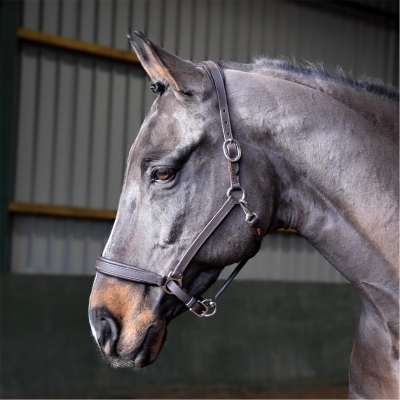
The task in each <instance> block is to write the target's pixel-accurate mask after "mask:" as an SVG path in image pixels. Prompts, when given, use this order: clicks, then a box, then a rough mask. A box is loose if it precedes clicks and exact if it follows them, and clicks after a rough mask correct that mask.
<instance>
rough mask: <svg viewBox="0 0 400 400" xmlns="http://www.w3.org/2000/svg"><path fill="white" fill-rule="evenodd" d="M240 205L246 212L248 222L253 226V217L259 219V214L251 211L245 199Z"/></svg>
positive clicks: (241, 200)
mask: <svg viewBox="0 0 400 400" xmlns="http://www.w3.org/2000/svg"><path fill="white" fill-rule="evenodd" d="M238 203H239V205H240V207H242V210H243V211H244V213H245V214H246V221H247V222H248V223H249V224H250V225H251V223H250V219H251V218H252V217H257V218H258V216H257V214H256V213H255V212H252V211H250V209H249V205H248V204H247V201H244V200H243V198H242V199H240V200H239V201H238Z"/></svg>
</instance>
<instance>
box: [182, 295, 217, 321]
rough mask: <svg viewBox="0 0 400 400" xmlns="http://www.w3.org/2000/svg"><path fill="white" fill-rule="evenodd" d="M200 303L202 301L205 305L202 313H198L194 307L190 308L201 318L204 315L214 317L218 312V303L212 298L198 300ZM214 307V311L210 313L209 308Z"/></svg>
mask: <svg viewBox="0 0 400 400" xmlns="http://www.w3.org/2000/svg"><path fill="white" fill-rule="evenodd" d="M197 302H198V303H200V304H201V305H202V306H204V308H205V310H204V311H203V312H202V313H201V314H198V313H197V312H196V311H194V310H193V309H192V308H189V310H190V311H191V312H192V313H193V314H194V315H196V316H197V317H199V318H202V317H206V318H208V317H212V316H213V315H214V314H215V313H216V312H217V303H216V302H215V301H212V300H211V299H207V300H202V301H200V300H197ZM210 307H211V308H213V311H212V312H211V313H210V314H207V312H208V310H209V308H210Z"/></svg>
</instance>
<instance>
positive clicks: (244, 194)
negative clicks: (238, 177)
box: [226, 186, 246, 202]
mask: <svg viewBox="0 0 400 400" xmlns="http://www.w3.org/2000/svg"><path fill="white" fill-rule="evenodd" d="M232 190H234V189H233V187H232V186H231V187H230V188H229V189H228V191H227V192H226V196H227V197H228V198H229V197H230V195H231V192H232ZM235 190H241V191H242V198H241V199H239V200H238V202H239V201H244V199H245V198H246V192H245V190H244V189H243V188H242V187H241V186H239V187H238V188H235Z"/></svg>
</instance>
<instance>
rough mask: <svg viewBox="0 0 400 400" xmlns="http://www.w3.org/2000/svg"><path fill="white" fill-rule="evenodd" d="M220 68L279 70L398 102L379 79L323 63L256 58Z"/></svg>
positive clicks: (393, 90)
mask: <svg viewBox="0 0 400 400" xmlns="http://www.w3.org/2000/svg"><path fill="white" fill-rule="evenodd" d="M218 64H219V65H220V66H221V67H222V68H226V69H233V70H238V71H243V72H260V73H262V72H263V71H266V70H271V69H273V70H280V71H286V72H289V73H293V74H296V75H302V76H304V77H310V78H317V79H322V80H326V81H331V82H337V83H340V84H342V85H346V86H349V87H351V88H354V89H356V90H360V91H364V92H368V93H372V94H375V95H377V96H384V97H386V98H388V99H391V100H393V101H395V102H397V103H398V102H399V91H398V89H397V88H396V87H394V86H392V85H387V84H384V83H383V82H382V80H380V79H375V78H369V77H366V76H361V77H355V76H354V75H353V74H352V72H349V73H346V72H344V71H343V69H342V68H340V67H337V68H336V69H335V70H330V69H327V68H325V67H324V65H323V63H311V62H308V61H304V62H302V63H301V62H299V61H297V60H296V59H294V58H285V57H281V58H278V59H272V58H267V57H262V58H256V59H255V60H254V62H253V63H250V64H244V63H237V62H233V61H221V62H219V63H218Z"/></svg>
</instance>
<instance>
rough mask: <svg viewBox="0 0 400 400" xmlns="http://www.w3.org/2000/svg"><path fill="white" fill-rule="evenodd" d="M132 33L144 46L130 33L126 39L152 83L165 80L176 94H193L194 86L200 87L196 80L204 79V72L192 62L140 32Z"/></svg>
mask: <svg viewBox="0 0 400 400" xmlns="http://www.w3.org/2000/svg"><path fill="white" fill-rule="evenodd" d="M134 33H135V34H136V35H137V36H139V37H140V38H141V39H142V41H143V46H144V48H142V47H140V46H139V45H138V44H137V43H136V42H135V41H134V40H133V38H132V36H131V35H130V34H128V35H127V36H128V39H129V41H130V43H131V45H132V48H133V50H134V51H135V53H136V55H137V56H138V58H139V61H140V63H141V64H142V66H143V68H144V69H145V70H146V72H147V74H148V75H149V77H150V79H151V80H152V82H153V83H156V82H160V81H163V80H165V81H167V82H168V83H169V85H170V86H171V88H172V89H173V90H174V91H175V92H176V93H177V94H183V95H188V94H193V93H194V92H195V90H196V88H198V87H202V85H198V82H199V80H202V79H204V77H205V74H203V73H202V72H201V70H200V69H199V68H197V67H196V66H195V65H194V64H193V63H192V62H190V61H186V60H183V59H182V58H179V57H178V56H176V55H174V54H172V53H169V52H168V51H166V50H164V49H163V48H161V47H159V46H157V45H155V44H154V43H152V42H150V40H149V39H147V37H146V36H145V35H144V34H143V33H142V32H139V31H135V32H134Z"/></svg>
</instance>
